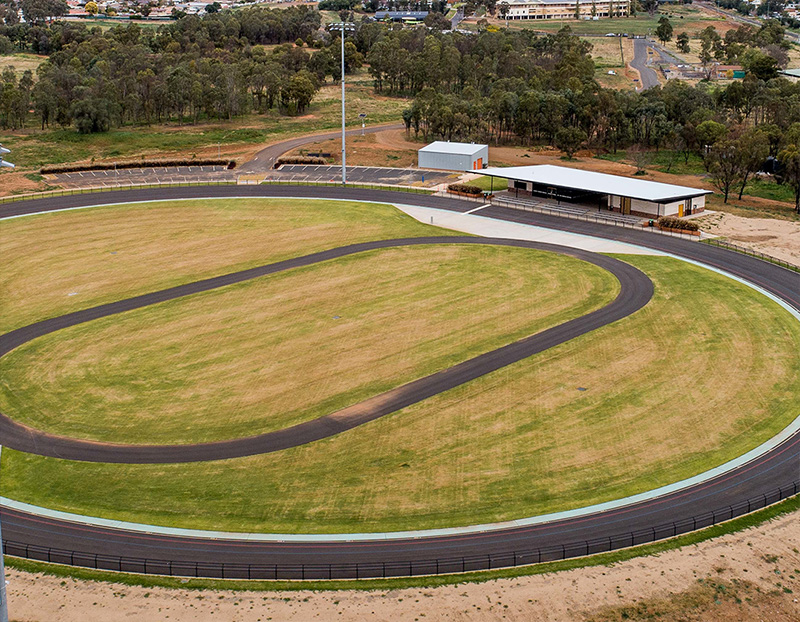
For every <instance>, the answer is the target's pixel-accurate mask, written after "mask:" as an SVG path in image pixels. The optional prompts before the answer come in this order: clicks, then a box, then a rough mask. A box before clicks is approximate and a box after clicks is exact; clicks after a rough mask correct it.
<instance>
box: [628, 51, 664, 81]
mask: <svg viewBox="0 0 800 622" xmlns="http://www.w3.org/2000/svg"><path fill="white" fill-rule="evenodd" d="M649 45H650V44H649V42H648V41H647V39H634V40H633V60H632V61H631V67H633V68H634V69H636V70H637V71H638V72H639V79H640V82H641V85H642V86H641V89H642V90H645V89H651V88H653V87H654V86H658V85H659V81H658V74H656V72H655V71H653V70H652V69H651V68H650V67H648V66H647V48H648V46H649Z"/></svg>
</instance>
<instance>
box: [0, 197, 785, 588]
mask: <svg viewBox="0 0 800 622" xmlns="http://www.w3.org/2000/svg"><path fill="white" fill-rule="evenodd" d="M182 196H186V197H189V198H191V197H202V196H205V197H224V196H307V197H324V198H361V199H365V200H372V201H389V202H391V201H395V202H402V203H409V202H411V201H412V200H413V202H415V203H418V204H420V205H423V206H428V207H437V208H439V209H452V210H454V211H459V212H465V211H468V210H469V209H470V208H471V207H474V203H466V202H460V201H457V200H454V199H449V198H443V197H430V196H425V195H408V194H403V193H391V192H379V191H366V190H362V191H359V190H356V189H350V188H301V187H291V188H283V187H279V186H245V187H208V188H197V187H194V188H191V187H190V188H169V189H167V188H160V189H154V190H150V191H148V190H142V191H119V192H113V193H97V194H91V195H75V196H67V197H54V198H48V199H41V200H35V201H25V202H20V203H11V204H7V205H2V206H0V218H2V217H7V216H12V215H16V214H22V213H36V212H40V211H47V210H52V209H63V208H68V207H77V206H79V205H90V204H98V203H103V202H126V201H134V200H143V199H145V200H146V199H169V198H179V197H182ZM481 214H482V216H485V217H490V218H496V219H500V220H506V221H512V222H522V223H527V224H533V225H537V226H541V227H548V228H552V229H559V230H566V231H571V232H574V233H581V234H588V235H593V236H596V237H601V238H607V239H614V240H618V241H622V242H629V243H633V244H639V245H641V246H645V247H650V248H654V249H656V250H661V251H665V252H669V253H673V254H675V255H678V256H681V257H685V258H688V259H692V260H696V261H699V262H701V263H703V264H706V265H710V266H714V267H717V268H720V269H723V270H726V271H727V272H729V273H732V274H734V275H737V276H739V277H741V278H743V279H746V280H748V281H750V282H752V283H754V284H757V285H759V286H761V287H762V288H764V289H766V290H767V291H770V292H772V293H773V294H775V295H776V296H779V297H781V298H782V299H784V300H785V301H787V302H788V303H789V304H791V305H793V306H794V307H795V308H797V309H800V274H796V273H793V272H790V271H788V270H785V269H783V268H779V267H778V266H774V265H772V264H769V263H765V262H762V261H759V260H757V259H755V258H752V257H747V256H745V255H740V254H737V253H733V252H730V251H726V250H725V249H721V248H716V247H711V246H708V245H705V244H700V243H698V242H694V241H688V240H682V239H678V238H671V237H667V236H660V235H654V234H652V233H647V232H644V231H639V230H635V229H621V228H615V227H609V226H604V225H599V224H594V223H588V222H583V221H578V220H568V219H563V218H558V217H555V216H547V215H544V214H537V213H531V212H523V211H518V210H513V209H509V208H501V207H489V208H486V209H484V210H482V212H481ZM798 479H800V435H794V436H792V437H791V438H789V439H787V440H786V441H784V442H783V443H782V444H781V445H779V446H778V447H776V448H774V449H773V450H771V451H769V452H768V453H766V454H764V455H762V456H761V457H759V458H757V459H754V460H753V461H751V462H749V463H748V464H746V465H744V466H742V467H740V468H737V469H736V470H734V471H732V472H729V473H727V474H725V475H721V476H719V477H716V478H714V479H711V480H709V481H707V482H705V483H703V484H701V485H697V486H693V487H690V488H687V489H684V490H681V491H678V492H675V493H672V494H667V495H664V496H661V497H659V498H657V499H653V500H649V501H646V502H642V503H638V504H634V505H630V506H627V507H624V508H620V509H616V510H613V511H608V512H602V513H596V514H592V515H589V516H584V517H581V518H574V519H568V520H560V521H554V522H551V523H546V524H541V525H535V526H525V527H513V526H512V527H509V529H506V530H503V531H493V532H486V533H478V534H476V533H472V534H463V535H453V536H447V537H437V538H423V539H410V538H407V539H397V540H391V541H370V542H363V541H360V542H359V541H355V542H258V541H237V540H230V539H225V538H218V539H199V540H198V539H190V538H186V537H175V536H163V535H156V534H147V533H136V532H131V531H126V530H122V529H111V528H100V527H90V526H85V525H80V524H76V523H70V522H66V521H63V520H56V519H50V518H42V517H37V516H33V515H31V514H28V513H25V512H21V511H16V510H13V511H12V510H7V509H5V510H3V512H2V514H3V533H4V537H5V538H6V539H8V540H10V541H13V542H18V543H24V544H25V545H26V546H27V548H25V546H22V547H20V546H18V545H16V544H12V545H11V547H10V553H11V554H16V555H23V556H25V555H27V556H31V557H37V556H38V557H40V558H45V559H47V558H48V555H49V559H51V560H53V561H61V562H63V563H73V564H78V565H86V566H92V567H94V566H98V567H102V568H110V569H121V570H130V571H135V572H159V573H165V574H184V575H195V574H197V575H202V576H223V575H224V576H226V577H244V578H247V577H252V578H260V577H265V578H273V577H282V578H283V577H285V578H300V577H306V578H316V577H319V578H328V577H353V576H361V577H364V576H382V575H383V574H385V575H407V574H423V573H434V572H454V571H461V570H462V569H467V570H469V569H482V568H486V567H487V566H492V567H497V566H502V565H514V564H519V563H532V562H536V561H541V560H547V559H555V558H561V557H564V556H572V555H581V554H585V553H587V552H598V551H602V550H608V549H609V548H616V547H618V546H625V545H630V544H633V543H639V542H645V541H649V540H652V539H656V538H662V537H668V536H671V535H673V534H675V533H681V532H684V531H687V530H691V529H693V528H697V527H702V526H704V525H706V524H710V523H711V517H710V516H709V515H708V514H707V513H708V512H710V511H712V510H716V509H719V508H727V507H729V506H731V510H730V514H733V513H734V508H733V506H736V507H740V508H742V511H744V510H747V509H748V507H750V506H749V505H747V504H745V505H738V504H742V503H743V502H745V501H746V500H747V499H750V498H754V497H756V496H757V495H761V494H762V493H766V492H767V491H772V490H773V489H775V488H777V487H779V486H786V485H788V484H791V483H794V482H796V481H797V480H798ZM792 490H794V489H792ZM776 498H777V497H770V499H766V500H765V501H767V500H776ZM726 511H727V510H726ZM698 516H701V518H699V519H698V518H696V517H698ZM720 516H722V517H724V516H726V514H724V513H723V514H721V515H720ZM634 533H635V534H636V535H632V534H634ZM31 545H32V546H33V547H34V548H31ZM36 545H39V546H41V547H56V548H61V549H65V550H67V551H79V552H80V553H79V554H78V555H74V554H73V555H70V554H69V553H65V554H58V553H55V554H54V553H48V552H47V551H46V550H45V548H41V549H36V548H35V547H36ZM121 556H124V557H125V558H126V561H123V560H121V559H120V557H121ZM145 558H147V559H149V560H151V561H150V562H148V563H147V564H145V563H144V562H142V561H141V560H143V559H145ZM136 559H138V560H139V561H136ZM152 560H166V561H152ZM221 564H224V565H225V566H224V568H223V567H222V566H221Z"/></svg>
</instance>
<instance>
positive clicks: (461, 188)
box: [447, 184, 483, 194]
mask: <svg viewBox="0 0 800 622" xmlns="http://www.w3.org/2000/svg"><path fill="white" fill-rule="evenodd" d="M447 189H448V190H449V191H450V192H463V193H464V194H483V189H482V188H481V187H480V186H471V185H469V184H450V185H449V186H447Z"/></svg>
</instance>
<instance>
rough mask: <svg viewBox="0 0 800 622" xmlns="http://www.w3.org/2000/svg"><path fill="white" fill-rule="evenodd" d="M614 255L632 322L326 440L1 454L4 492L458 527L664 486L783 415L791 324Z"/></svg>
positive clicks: (788, 397) (117, 505) (67, 505)
mask: <svg viewBox="0 0 800 622" xmlns="http://www.w3.org/2000/svg"><path fill="white" fill-rule="evenodd" d="M629 260H630V261H631V262H632V263H634V264H636V265H637V266H639V267H641V268H643V269H644V270H646V271H647V273H648V274H649V275H651V277H652V278H653V279H654V281H655V284H656V297H655V298H654V300H653V301H652V302H651V303H650V304H649V305H648V306H647V307H645V308H644V309H643V310H642V311H640V312H638V313H637V314H635V315H634V316H632V317H630V318H627V319H625V320H623V321H620V322H617V323H615V324H613V325H611V326H608V327H605V328H603V329H601V330H598V331H596V332H594V333H591V334H589V335H586V336H584V337H581V338H579V339H576V340H574V341H572V342H569V343H567V344H564V345H562V346H560V347H558V348H555V349H553V350H550V351H547V352H545V353H543V354H542V355H539V356H536V357H532V358H531V359H528V360H525V361H523V362H520V363H518V364H516V365H513V366H510V367H508V368H505V369H502V370H500V371H498V372H496V373H494V374H491V375H489V376H485V377H483V378H481V379H478V380H476V381H474V382H471V383H469V384H467V385H465V386H463V387H460V388H458V389H455V390H452V391H449V392H447V393H445V394H442V395H440V396H437V397H435V398H432V399H429V400H427V401H425V402H423V403H420V404H418V405H416V406H413V407H410V408H408V409H405V410H404V411H401V412H399V413H396V414H393V415H390V416H388V417H385V418H382V419H380V420H378V421H374V422H372V423H369V424H366V425H364V426H361V427H359V428H356V429H353V430H350V431H348V432H345V433H343V434H340V435H338V436H336V437H332V438H329V439H325V440H323V441H319V442H317V443H312V444H310V445H307V446H303V447H298V448H295V449H292V450H288V451H285V452H279V453H277V454H271V455H265V456H255V457H252V458H245V459H240V460H229V461H225V462H222V463H203V464H195V465H166V466H164V465H158V466H133V465H131V466H124V465H96V464H84V463H67V462H63V461H59V460H53V459H44V458H37V457H33V456H26V455H22V454H18V453H16V452H6V451H4V452H3V456H4V463H3V477H4V487H5V490H6V491H7V492H6V494H7V495H10V496H12V497H13V498H18V499H23V500H25V501H28V502H32V503H45V504H48V505H51V506H53V507H58V508H60V509H65V510H68V511H81V512H90V513H95V512H97V513H100V514H102V515H104V516H108V517H114V518H125V519H128V520H139V521H143V522H155V523H160V524H180V525H183V526H194V527H200V528H227V529H238V530H246V531H256V530H257V531H295V532H308V531H321V532H325V531H369V530H392V529H406V528H420V527H434V526H452V525H463V524H468V523H479V522H490V521H496V520H506V519H511V518H518V517H521V516H529V515H533V514H539V513H546V512H549V511H558V510H565V509H568V508H572V507H578V506H583V505H588V504H591V503H597V502H602V501H607V500H609V499H614V498H619V497H622V496H625V495H629V494H634V493H637V492H642V491H644V490H648V489H651V488H654V487H657V486H659V485H663V484H667V483H670V482H674V481H676V480H679V479H681V478H684V477H687V476H691V475H694V474H696V473H699V472H702V471H704V470H706V469H708V468H711V467H713V466H716V465H718V464H720V463H722V462H724V461H725V460H727V459H730V458H733V457H735V456H739V455H741V454H742V453H744V452H745V451H747V450H748V449H750V448H752V447H754V446H756V445H757V444H759V443H760V442H762V441H763V440H765V439H767V438H770V437H771V436H773V435H774V434H775V433H776V432H777V431H778V430H779V429H781V428H782V427H784V426H785V425H786V424H787V423H788V422H789V421H791V420H792V419H793V418H794V417H796V416H797V414H798V413H797V403H798V402H797V396H798V395H800V362H798V359H797V352H798V351H800V328H798V325H797V322H796V320H794V319H793V318H791V317H789V316H788V314H787V313H786V312H784V311H783V310H781V309H780V308H778V307H776V305H775V304H774V303H772V302H771V301H769V300H767V299H766V298H764V297H763V296H761V295H760V294H757V293H756V292H753V291H752V290H750V289H748V288H746V287H744V286H742V285H739V284H736V283H734V282H732V281H730V280H728V279H726V278H724V277H721V276H719V275H715V274H713V273H709V272H707V271H705V270H702V269H700V268H695V267H691V266H687V265H685V264H683V263H681V262H678V261H676V260H671V259H666V258H660V257H644V256H637V257H632V258H629ZM465 338H469V339H471V338H472V337H471V334H470V333H467V334H466V335H465ZM580 387H582V388H585V389H587V390H586V391H579V388H580ZM131 482H136V484H135V486H131V484H130V483H131ZM164 498H169V499H170V500H171V502H170V504H164V503H163V499H164Z"/></svg>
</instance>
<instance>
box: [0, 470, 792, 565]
mask: <svg viewBox="0 0 800 622" xmlns="http://www.w3.org/2000/svg"><path fill="white" fill-rule="evenodd" d="M798 492H800V481H795V482H793V483H792V484H789V485H787V486H784V487H781V488H777V489H774V490H771V491H769V492H767V493H765V494H762V495H759V496H757V497H754V498H751V499H748V500H746V501H742V502H740V503H736V504H733V505H729V506H726V507H723V508H719V509H717V510H714V511H713V512H707V513H705V514H701V515H699V516H693V517H691V518H686V519H683V520H679V521H674V522H669V523H663V524H661V525H658V526H655V527H649V528H646V529H640V530H637V531H630V532H626V533H620V534H617V535H613V536H608V537H602V538H595V539H592V540H582V541H578V542H568V543H564V544H556V545H553V546H547V547H542V548H537V549H531V550H522V551H511V552H507V553H496V554H491V553H490V554H486V555H470V556H462V557H447V558H440V559H428V560H417V561H382V562H366V563H341V564H334V563H329V564H268V563H264V564H237V563H223V562H219V563H213V562H191V561H179V560H166V559H145V558H137V557H123V556H115V555H104V554H98V553H87V552H81V551H70V550H65V549H56V548H50V547H46V546H40V545H35V544H24V543H20V542H15V541H13V540H4V541H3V546H4V547H5V552H6V555H11V556H13V557H22V558H26V559H31V560H37V561H44V562H50V563H56V564H68V565H70V566H79V567H84V568H92V569H97V570H110V571H115V572H131V573H139V574H155V575H167V576H177V577H202V578H209V579H260V580H297V579H301V580H302V579H314V580H331V579H375V578H392V577H415V576H423V575H439V574H454V573H462V572H471V571H476V570H493V569H500V568H512V567H516V566H525V565H530V564H538V563H542V562H552V561H560V560H565V559H570V558H576V557H584V556H587V555H594V554H597V553H607V552H610V551H615V550H619V549H624V548H628V547H632V546H637V545H640V544H647V543H650V542H656V541H658V540H664V539H667V538H672V537H675V536H679V535H681V534H686V533H689V532H692V531H696V530H698V529H703V528H705V527H711V526H713V525H716V524H718V523H721V522H724V521H728V520H731V519H733V518H737V517H739V516H743V515H745V514H748V513H750V512H753V511H755V510H760V509H762V508H765V507H767V506H769V505H772V504H774V503H777V502H779V501H782V500H784V499H787V498H789V497H792V496H794V495H796V494H798Z"/></svg>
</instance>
